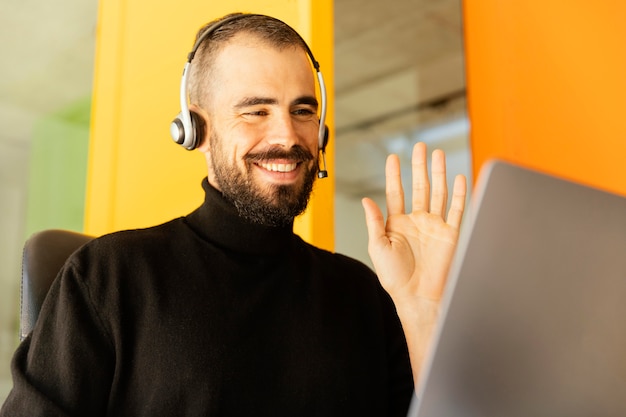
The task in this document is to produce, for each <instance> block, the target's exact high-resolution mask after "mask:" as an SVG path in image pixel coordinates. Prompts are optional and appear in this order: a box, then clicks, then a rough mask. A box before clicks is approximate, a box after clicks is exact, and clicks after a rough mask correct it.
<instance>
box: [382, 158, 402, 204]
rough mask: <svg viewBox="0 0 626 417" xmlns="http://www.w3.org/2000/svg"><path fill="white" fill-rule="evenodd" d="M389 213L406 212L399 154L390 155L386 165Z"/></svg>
mask: <svg viewBox="0 0 626 417" xmlns="http://www.w3.org/2000/svg"><path fill="white" fill-rule="evenodd" d="M385 178H386V180H385V181H386V196H387V215H389V216H391V215H394V214H404V190H403V189H402V176H401V175H400V159H399V158H398V155H389V157H388V158H387V165H386V167H385Z"/></svg>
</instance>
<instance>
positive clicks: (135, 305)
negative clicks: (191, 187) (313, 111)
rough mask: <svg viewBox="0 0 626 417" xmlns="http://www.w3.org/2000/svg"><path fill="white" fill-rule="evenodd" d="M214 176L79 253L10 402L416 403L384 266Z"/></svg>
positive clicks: (386, 409) (31, 341) (334, 407)
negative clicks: (271, 218) (246, 215)
mask: <svg viewBox="0 0 626 417" xmlns="http://www.w3.org/2000/svg"><path fill="white" fill-rule="evenodd" d="M203 186H204V188H205V191H206V200H205V202H204V204H203V205H202V206H201V207H200V208H199V209H197V210H196V211H194V212H193V213H191V214H190V215H189V216H186V217H182V218H179V219H175V220H172V221H170V222H168V223H165V224H163V225H160V226H156V227H153V228H148V229H142V230H133V231H124V232H118V233H114V234H110V235H106V236H103V237H101V238H98V239H96V240H94V241H92V242H90V243H88V244H87V245H86V246H84V247H83V248H81V249H80V250H79V251H78V252H76V253H75V254H74V255H73V256H72V257H71V258H70V260H69V261H68V262H67V264H66V265H65V267H64V268H63V270H62V271H61V274H60V276H59V277H58V278H57V280H56V281H55V282H54V284H53V287H52V288H51V290H50V293H49V296H48V298H47V299H46V303H45V305H44V308H43V310H42V312H41V315H40V318H39V320H38V322H37V325H36V328H35V330H34V331H33V334H32V335H31V336H29V337H28V338H27V339H26V340H25V341H24V342H23V343H22V344H21V345H20V347H19V348H18V350H17V352H16V354H15V357H14V359H13V363H12V370H13V376H14V388H13V390H12V391H11V393H10V394H9V397H8V399H7V401H6V403H5V404H4V406H3V408H2V411H1V412H0V415H1V416H2V417H9V416H11V417H18V416H29V417H33V416H48V417H50V416H90V417H91V416H134V417H137V416H150V417H158V416H168V417H171V416H252V415H258V416H273V417H276V416H299V417H302V416H349V415H359V416H404V415H405V414H406V410H407V408H408V405H409V401H410V398H411V395H412V389H413V380H412V377H411V369H410V365H409V359H408V352H407V347H406V342H405V340H404V336H403V333H402V329H401V326H400V322H399V320H398V317H397V315H396V313H395V310H394V307H393V304H392V302H391V300H390V298H389V297H388V295H387V294H386V293H385V292H384V291H383V290H382V288H381V287H380V285H379V283H378V280H377V278H376V276H375V275H374V273H373V272H372V271H371V270H370V269H368V268H367V267H366V266H364V265H363V264H361V263H359V262H357V261H355V260H352V259H350V258H347V257H345V256H341V255H338V254H333V253H330V252H327V251H324V250H320V249H318V248H315V247H314V246H311V245H309V244H307V243H305V242H304V241H302V240H301V239H300V238H299V237H298V236H296V235H294V234H293V232H292V227H287V228H273V227H265V226H260V225H254V224H249V223H245V222H243V221H242V220H241V219H240V218H239V217H238V216H237V214H236V212H235V210H234V208H233V207H232V206H231V205H230V204H228V203H227V202H226V201H225V200H224V199H223V197H222V196H221V195H220V193H219V192H218V191H217V190H215V189H214V188H212V187H211V186H209V185H208V183H207V181H206V179H205V181H204V183H203Z"/></svg>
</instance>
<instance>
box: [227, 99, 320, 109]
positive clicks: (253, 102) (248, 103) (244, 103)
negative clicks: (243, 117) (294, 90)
mask: <svg viewBox="0 0 626 417" xmlns="http://www.w3.org/2000/svg"><path fill="white" fill-rule="evenodd" d="M274 104H278V100H276V99H275V98H270V97H244V98H243V99H241V100H240V101H239V102H238V103H237V104H235V108H237V109H240V108H244V107H253V106H261V105H274ZM302 104H307V105H309V106H313V107H315V108H317V106H318V105H319V104H318V102H317V99H316V98H315V97H314V96H302V97H298V98H296V99H295V100H293V101H292V102H291V105H292V106H299V105H302Z"/></svg>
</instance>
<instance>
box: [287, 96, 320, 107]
mask: <svg viewBox="0 0 626 417" xmlns="http://www.w3.org/2000/svg"><path fill="white" fill-rule="evenodd" d="M291 104H292V105H293V106H298V105H300V104H308V105H310V106H313V107H315V108H317V106H318V105H319V104H318V102H317V99H316V98H315V97H314V96H302V97H298V98H297V99H295V100H294V101H293V102H292V103H291Z"/></svg>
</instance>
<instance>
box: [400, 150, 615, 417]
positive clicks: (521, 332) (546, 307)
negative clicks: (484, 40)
mask: <svg viewBox="0 0 626 417" xmlns="http://www.w3.org/2000/svg"><path fill="white" fill-rule="evenodd" d="M470 210H471V212H470V213H469V217H468V219H467V220H466V224H465V226H464V229H463V232H462V234H461V241H460V242H459V248H458V250H457V254H456V257H455V260H454V262H453V265H452V268H451V271H450V278H449V279H450V285H449V286H448V289H447V292H446V294H445V296H444V300H443V304H442V319H441V320H440V322H439V327H438V328H437V332H436V336H435V348H434V349H433V350H432V352H431V355H430V356H429V357H428V358H427V363H426V365H425V368H424V374H423V378H422V380H423V381H424V383H423V384H422V387H421V388H422V389H421V392H419V393H418V394H417V396H418V398H419V399H418V401H417V404H413V407H412V409H411V411H410V415H414V416H418V417H447V416H450V417H452V416H454V417H478V416H480V417H504V416H506V417H517V416H519V417H522V416H523V417H530V416H532V417H538V416H552V417H555V416H568V417H578V416H580V417H582V416H585V417H589V416H594V417H596V416H626V198H624V197H620V196H617V195H613V194H610V193H606V192H602V191H599V190H596V189H592V188H588V187H584V186H581V185H578V184H574V183H571V182H567V181H564V180H561V179H557V178H554V177H551V176H547V175H542V174H539V173H536V172H533V171H529V170H525V169H522V168H519V167H516V166H512V165H509V164H506V163H503V162H492V163H490V164H488V166H487V167H486V168H485V169H484V170H483V171H482V172H481V175H480V178H479V181H478V184H477V187H476V189H475V195H474V199H473V200H472V207H471V209H470Z"/></svg>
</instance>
